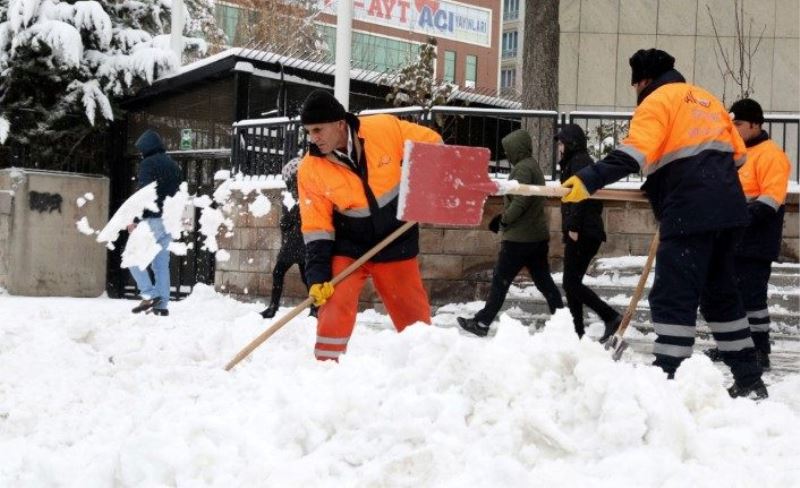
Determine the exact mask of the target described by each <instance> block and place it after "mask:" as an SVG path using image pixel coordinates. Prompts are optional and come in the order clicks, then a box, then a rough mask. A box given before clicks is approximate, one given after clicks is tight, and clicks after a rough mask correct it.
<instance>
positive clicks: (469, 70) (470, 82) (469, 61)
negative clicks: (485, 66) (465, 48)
mask: <svg viewBox="0 0 800 488" xmlns="http://www.w3.org/2000/svg"><path fill="white" fill-rule="evenodd" d="M465 67H466V69H465V70H464V86H466V87H467V88H475V82H476V81H478V57H477V56H473V55H471V54H467V57H466V64H465Z"/></svg>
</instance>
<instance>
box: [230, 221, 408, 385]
mask: <svg viewBox="0 0 800 488" xmlns="http://www.w3.org/2000/svg"><path fill="white" fill-rule="evenodd" d="M415 224H416V222H406V223H405V224H403V225H401V226H400V227H398V228H397V230H395V231H394V232H392V233H391V234H389V235H388V236H386V237H385V238H384V239H383V240H382V241H381V242H379V243H377V244H376V245H375V247H373V248H372V249H370V250H369V251H367V252H365V253H364V255H363V256H361V257H360V258H358V259H356V260H355V261H353V262H352V263H350V266H348V267H346V268H345V269H343V270H342V272H341V273H339V274H337V275H336V276H334V277H333V279H332V280H331V283H332V284H333V285H336V284H337V283H340V282H341V281H342V280H344V279H345V278H347V277H348V276H350V274H351V273H352V272H353V271H355V270H357V269H358V268H360V267H361V265H362V264H364V263H366V262H367V261H369V260H370V259H371V258H372V257H373V256H374V255H376V254H378V253H379V252H380V251H381V250H382V249H383V248H384V247H386V246H388V245H389V244H391V243H392V241H394V240H395V239H397V238H398V237H400V236H401V235H402V234H403V233H404V232H405V231H407V230H408V229H410V228H411V227H413V226H414V225H415ZM312 303H314V299H313V298H311V297H308V298H306V299H305V300H303V301H302V302H300V303H299V304H298V305H297V306H296V307H294V308H293V309H292V310H291V311H289V313H287V314H286V315H284V316H283V317H281V318H280V319H278V320H277V321H276V322H274V323H273V324H272V325H271V326H270V327H269V328H268V329H267V330H265V331H264V332H262V333H261V334H259V336H258V337H256V338H255V339H253V340H252V341H251V342H250V344H248V345H247V346H245V348H244V349H242V350H241V351H239V354H237V355H236V356H234V358H233V359H231V360H230V362H229V363H228V364H227V365H225V371H230V370H231V368H233V367H234V366H236V365H237V364H238V363H239V361H241V360H242V359H244V358H246V357H247V356H248V355H250V353H251V352H253V350H255V348H257V347H258V346H260V345H261V344H262V343H263V342H264V341H266V340H267V339H269V338H270V337H271V336H272V334H274V333H275V332H277V331H278V329H280V328H281V327H283V326H284V325H286V323H288V322H289V321H290V320H292V319H293V318H295V317H297V316H298V315H299V314H300V312H302V311H303V310H305V309H306V308H308V307H309V306H311V304H312Z"/></svg>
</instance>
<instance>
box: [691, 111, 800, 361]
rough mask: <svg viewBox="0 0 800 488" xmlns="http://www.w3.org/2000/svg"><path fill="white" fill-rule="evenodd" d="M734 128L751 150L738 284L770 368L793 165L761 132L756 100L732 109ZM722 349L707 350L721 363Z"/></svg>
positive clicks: (743, 173)
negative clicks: (771, 290)
mask: <svg viewBox="0 0 800 488" xmlns="http://www.w3.org/2000/svg"><path fill="white" fill-rule="evenodd" d="M731 112H732V113H733V125H734V126H736V129H737V130H738V131H739V135H741V136H742V139H744V142H745V145H746V146H747V162H746V163H745V164H744V166H742V167H741V168H739V181H740V182H741V184H742V189H743V190H744V195H745V197H746V198H747V212H748V213H749V215H750V225H748V226H747V229H745V233H744V236H743V237H742V240H741V241H740V242H739V245H738V246H737V248H736V261H735V267H736V280H737V282H738V284H739V291H740V293H741V295H742V301H743V302H744V309H745V312H746V313H747V321H748V322H749V324H750V332H751V333H752V335H753V342H754V343H755V346H756V356H757V358H758V362H759V363H760V364H761V367H762V368H763V369H769V367H770V363H769V353H770V352H771V351H770V344H769V325H770V318H769V310H768V309H767V288H768V286H769V275H770V273H771V272H772V261H775V260H777V259H778V255H779V254H780V249H781V234H782V231H783V215H784V211H785V207H784V202H785V201H786V192H787V190H788V188H789V175H790V173H791V164H790V163H789V157H788V156H786V153H785V152H783V150H782V149H781V148H780V147H778V145H777V144H775V143H774V142H773V141H772V140H771V139H770V138H769V134H768V133H767V132H766V131H765V130H763V129H762V128H761V126H762V124H763V123H764V112H763V111H762V110H761V105H759V104H758V102H756V101H755V100H751V99H749V98H745V99H742V100H739V101H738V102H736V103H734V104H733V105H732V106H731ZM719 352H720V351H719V349H711V350H708V351H706V354H708V355H709V356H710V357H711V359H713V360H720V359H722V358H721V356H720V353H719Z"/></svg>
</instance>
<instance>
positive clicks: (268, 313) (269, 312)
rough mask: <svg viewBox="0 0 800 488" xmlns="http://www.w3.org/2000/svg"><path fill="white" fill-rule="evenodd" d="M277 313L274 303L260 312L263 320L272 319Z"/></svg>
mask: <svg viewBox="0 0 800 488" xmlns="http://www.w3.org/2000/svg"><path fill="white" fill-rule="evenodd" d="M277 312H278V306H277V305H275V304H274V303H272V304H270V306H269V307H267V308H265V309H264V310H263V311H262V312H261V317H263V318H265V319H271V318H272V317H274V316H275V314H276V313H277Z"/></svg>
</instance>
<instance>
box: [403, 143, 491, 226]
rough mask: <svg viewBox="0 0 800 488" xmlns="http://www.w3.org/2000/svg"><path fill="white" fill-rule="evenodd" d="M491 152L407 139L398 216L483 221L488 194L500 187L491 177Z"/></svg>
mask: <svg viewBox="0 0 800 488" xmlns="http://www.w3.org/2000/svg"><path fill="white" fill-rule="evenodd" d="M489 156H490V152H489V150H488V149H487V148H485V147H470V146H446V145H443V144H428V143H423V142H413V141H406V146H405V155H404V158H403V167H402V174H401V178H400V198H399V204H398V208H397V218H398V219H400V220H404V221H417V222H423V223H428V224H446V225H447V224H449V225H478V224H480V223H481V217H482V216H483V205H484V203H485V202H486V198H487V197H488V196H489V195H491V194H494V193H497V191H498V187H497V184H496V183H494V182H493V181H492V180H491V179H490V178H489V171H488V170H489Z"/></svg>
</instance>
